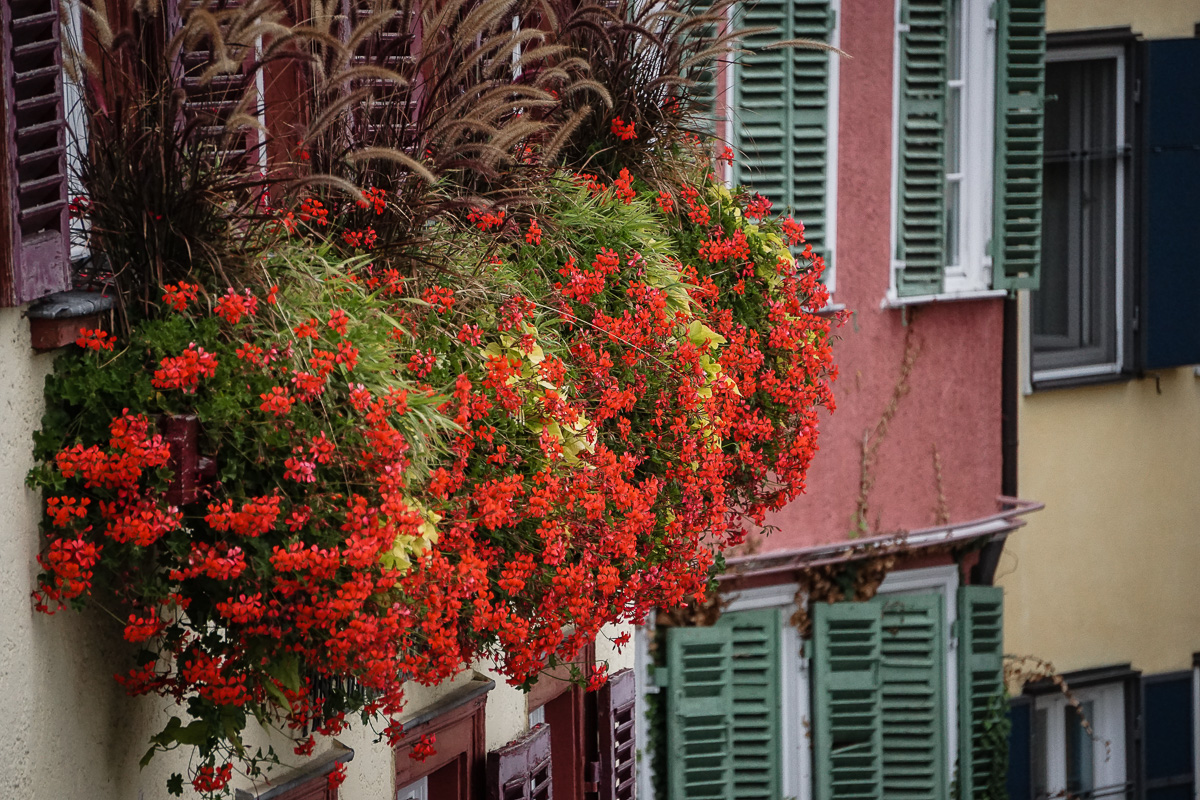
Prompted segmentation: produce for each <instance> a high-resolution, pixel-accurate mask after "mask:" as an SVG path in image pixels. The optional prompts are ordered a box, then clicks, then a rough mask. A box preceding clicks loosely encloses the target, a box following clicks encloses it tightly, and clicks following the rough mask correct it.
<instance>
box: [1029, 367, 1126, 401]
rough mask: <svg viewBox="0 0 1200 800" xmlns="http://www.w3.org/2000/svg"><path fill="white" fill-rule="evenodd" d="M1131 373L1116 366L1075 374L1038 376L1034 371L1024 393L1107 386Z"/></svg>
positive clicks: (1122, 381)
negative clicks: (1028, 389) (1027, 389)
mask: <svg viewBox="0 0 1200 800" xmlns="http://www.w3.org/2000/svg"><path fill="white" fill-rule="evenodd" d="M1133 377H1134V376H1133V375H1132V374H1130V373H1128V372H1125V371H1123V370H1121V369H1118V368H1117V367H1115V366H1114V367H1112V368H1111V369H1109V370H1105V371H1095V372H1090V373H1088V372H1080V373H1078V374H1075V375H1061V374H1060V375H1053V374H1051V375H1049V376H1046V375H1043V376H1041V377H1039V376H1038V375H1037V374H1036V373H1035V374H1034V375H1033V376H1032V378H1031V379H1030V391H1028V392H1026V394H1027V395H1028V394H1037V393H1038V392H1043V391H1050V390H1053V389H1077V388H1083V387H1087V386H1107V385H1109V384H1113V383H1125V382H1126V381H1130V380H1133Z"/></svg>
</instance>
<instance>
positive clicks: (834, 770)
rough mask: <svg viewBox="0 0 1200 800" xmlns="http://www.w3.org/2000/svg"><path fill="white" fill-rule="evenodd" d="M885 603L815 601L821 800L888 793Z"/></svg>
mask: <svg viewBox="0 0 1200 800" xmlns="http://www.w3.org/2000/svg"><path fill="white" fill-rule="evenodd" d="M881 619H882V618H881V603H880V602H879V600H877V599H876V600H870V601H867V602H863V603H832V604H831V603H818V604H817V605H815V606H814V607H813V638H812V646H813V648H814V651H813V687H814V689H813V698H814V701H815V702H814V719H813V753H814V770H813V771H814V772H815V773H816V786H815V791H816V800H850V799H851V798H852V799H853V800H879V799H880V798H882V797H883V757H882V747H881V736H880V714H881V692H880V657H881V639H882V626H881Z"/></svg>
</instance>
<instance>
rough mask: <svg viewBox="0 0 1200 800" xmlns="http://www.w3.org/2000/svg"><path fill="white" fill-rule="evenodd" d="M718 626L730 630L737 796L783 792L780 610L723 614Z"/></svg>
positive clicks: (744, 799)
mask: <svg viewBox="0 0 1200 800" xmlns="http://www.w3.org/2000/svg"><path fill="white" fill-rule="evenodd" d="M717 627H723V628H728V629H729V630H730V631H731V632H732V636H733V643H732V649H731V654H732V658H733V675H732V677H731V681H732V685H733V767H732V768H733V777H732V780H731V783H732V786H733V797H734V798H735V800H757V798H762V800H776V798H778V797H779V796H780V759H781V757H782V750H781V748H780V731H779V720H780V705H781V703H780V683H779V681H780V676H779V636H780V619H779V610H778V609H774V608H768V609H762V610H759V611H736V612H733V613H730V614H724V615H722V616H721V618H720V619H719V620H718V621H717Z"/></svg>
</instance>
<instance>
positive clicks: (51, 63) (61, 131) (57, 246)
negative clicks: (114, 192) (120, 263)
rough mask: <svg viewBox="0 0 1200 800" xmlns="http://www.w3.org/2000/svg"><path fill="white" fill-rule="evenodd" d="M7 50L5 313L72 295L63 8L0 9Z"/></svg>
mask: <svg viewBox="0 0 1200 800" xmlns="http://www.w3.org/2000/svg"><path fill="white" fill-rule="evenodd" d="M0 42H2V43H3V49H2V52H0V77H2V78H3V81H4V84H3V87H4V88H3V92H2V94H3V96H4V108H3V110H2V111H0V113H2V114H3V124H2V125H0V306H12V305H21V304H23V303H27V302H29V301H30V300H36V299H37V298H39V297H43V296H45V295H47V294H50V293H52V292H57V291H62V290H64V289H67V288H70V264H69V255H68V254H69V250H70V233H69V228H68V218H67V158H66V154H67V147H66V117H65V113H64V105H63V75H62V37H61V31H60V27H59V8H58V2H57V1H56V0H6V1H5V2H3V3H0Z"/></svg>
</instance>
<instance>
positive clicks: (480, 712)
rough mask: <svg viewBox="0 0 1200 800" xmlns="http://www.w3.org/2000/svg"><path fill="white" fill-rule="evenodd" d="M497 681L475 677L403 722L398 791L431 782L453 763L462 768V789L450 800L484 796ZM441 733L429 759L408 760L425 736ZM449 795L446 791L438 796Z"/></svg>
mask: <svg viewBox="0 0 1200 800" xmlns="http://www.w3.org/2000/svg"><path fill="white" fill-rule="evenodd" d="M495 685H496V683H495V681H493V680H491V679H488V678H483V677H482V676H479V675H476V676H475V677H474V678H473V679H472V680H470V681H468V682H467V683H466V684H464V685H463V686H462V687H461V688H459V689H457V690H455V691H454V692H452V693H451V694H449V695H448V696H446V697H444V698H442V699H441V700H439V701H437V702H435V703H433V705H431V706H429V707H428V708H426V709H425V710H424V711H422V712H421V713H420V714H418V715H417V716H416V717H414V718H413V719H411V720H407V721H405V723H404V735H403V737H402V738H401V739H400V741H399V742H397V744H396V745H395V747H393V748H392V759H393V764H394V769H395V775H394V779H393V783H392V786H393V787H394V789H395V790H397V791H398V790H399V789H401V788H407V787H410V786H413V785H414V784H419V783H420V781H421V780H422V779H425V782H426V784H425V785H426V792H427V793H428V792H429V789H430V787H429V784H430V783H431V781H430V780H429V778H430V777H432V776H433V775H434V774H435V773H437V772H439V771H441V770H443V769H445V768H447V767H454V768H455V769H456V770H457V771H458V781H457V783H458V789H459V791H458V793H457V795H456V796H455V797H449V796H447V797H446V800H479V798H481V797H482V796H483V791H484V783H485V779H484V766H485V762H486V759H487V744H486V738H485V719H486V709H487V698H488V693H489V692H490V691H491V690H492V689H493V688H494V687H495ZM425 734H432V735H434V736H436V737H437V751H436V752H435V753H434V754H433V755H432V756H430V757H429V758H427V759H426V760H424V761H421V762H417V761H414V760H413V759H412V758H409V751H410V749H411V748H412V745H413V743H415V742H416V741H417V740H418V739H419V738H420V737H421V736H422V735H425ZM442 796H445V795H444V793H443V794H440V795H439V800H440V797H442Z"/></svg>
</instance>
